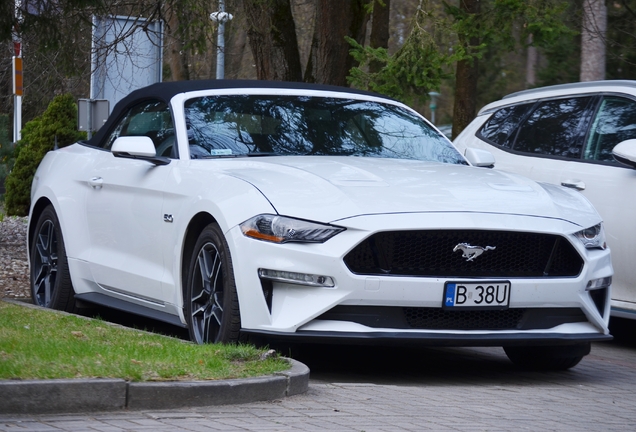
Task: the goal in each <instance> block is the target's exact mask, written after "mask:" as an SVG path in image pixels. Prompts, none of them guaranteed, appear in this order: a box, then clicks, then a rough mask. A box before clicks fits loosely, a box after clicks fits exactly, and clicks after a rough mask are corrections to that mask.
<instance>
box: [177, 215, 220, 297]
mask: <svg viewBox="0 0 636 432" xmlns="http://www.w3.org/2000/svg"><path fill="white" fill-rule="evenodd" d="M216 222H217V221H216V219H215V218H214V216H212V215H211V214H210V213H207V212H199V213H197V214H196V215H194V216H193V217H192V219H190V222H189V223H188V226H187V228H186V234H185V236H184V238H183V248H182V254H181V300H182V302H183V303H182V304H183V305H184V307H185V304H186V298H185V297H186V286H187V283H188V266H189V265H190V261H191V260H192V255H193V253H194V244H195V243H196V241H197V239H198V238H199V235H200V234H201V232H202V231H203V229H204V228H205V227H206V226H208V225H210V224H211V223H216Z"/></svg>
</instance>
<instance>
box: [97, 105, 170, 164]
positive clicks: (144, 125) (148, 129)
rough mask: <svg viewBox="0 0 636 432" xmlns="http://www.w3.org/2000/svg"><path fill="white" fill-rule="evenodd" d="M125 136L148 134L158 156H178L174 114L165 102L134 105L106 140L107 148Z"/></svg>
mask: <svg viewBox="0 0 636 432" xmlns="http://www.w3.org/2000/svg"><path fill="white" fill-rule="evenodd" d="M124 136H147V137H149V138H150V139H152V142H153V143H154V144H155V149H156V150H157V155H158V156H168V157H172V158H176V157H177V147H176V145H175V144H176V143H175V136H174V126H173V124H172V116H171V115H170V108H169V107H168V105H167V104H166V103H165V102H159V101H148V102H143V103H141V104H139V105H135V106H134V107H132V108H131V109H130V110H129V111H128V112H127V113H126V115H125V116H124V118H123V119H122V120H121V121H120V122H119V124H117V126H116V127H115V129H114V130H113V132H112V133H111V134H110V136H109V137H108V139H107V140H106V145H105V148H106V149H110V148H111V147H112V145H113V143H114V142H115V140H116V139H117V138H119V137H124Z"/></svg>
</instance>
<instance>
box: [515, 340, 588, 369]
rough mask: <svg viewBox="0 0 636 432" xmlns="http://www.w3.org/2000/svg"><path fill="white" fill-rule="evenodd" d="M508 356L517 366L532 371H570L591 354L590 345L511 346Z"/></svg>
mask: <svg viewBox="0 0 636 432" xmlns="http://www.w3.org/2000/svg"><path fill="white" fill-rule="evenodd" d="M504 351H505V352H506V355H507V356H508V358H509V359H510V361H512V362H513V363H514V364H515V365H517V366H520V367H522V368H525V369H532V370H551V371H562V370H566V369H570V368H572V367H574V366H576V365H577V364H579V362H580V361H581V360H582V359H583V357H585V356H586V355H588V354H589V353H590V343H589V342H588V343H583V344H577V345H564V346H521V347H518V346H510V347H504Z"/></svg>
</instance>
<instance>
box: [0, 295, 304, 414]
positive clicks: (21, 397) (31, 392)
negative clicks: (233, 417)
mask: <svg viewBox="0 0 636 432" xmlns="http://www.w3.org/2000/svg"><path fill="white" fill-rule="evenodd" d="M0 301H6V302H8V303H13V304H17V305H20V306H25V307H32V308H37V309H42V308H40V307H38V306H35V305H33V304H30V303H25V302H21V301H16V300H10V299H4V298H2V299H0ZM46 310H48V311H51V312H53V313H60V314H64V315H67V314H66V313H65V312H60V311H54V310H51V309H46ZM86 319H90V318H86ZM111 325H113V326H116V327H121V326H119V325H118V324H111ZM135 331H138V332H139V331H141V330H135ZM287 361H289V362H290V364H291V368H290V369H289V370H286V371H283V372H278V373H276V374H273V375H267V376H263V377H254V378H241V379H230V380H218V381H162V382H129V381H125V380H123V379H57V380H0V414H51V413H82V412H94V411H116V410H123V409H131V410H144V409H171V408H183V407H193V406H210V405H226V404H240V403H248V402H256V401H265V400H274V399H280V398H284V397H286V396H293V395H296V394H300V393H304V392H306V391H307V389H308V388H309V368H308V367H307V366H305V365H304V364H303V363H300V362H298V361H296V360H293V359H289V358H288V359H287Z"/></svg>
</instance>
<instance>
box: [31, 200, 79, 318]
mask: <svg viewBox="0 0 636 432" xmlns="http://www.w3.org/2000/svg"><path fill="white" fill-rule="evenodd" d="M30 252H31V257H30V259H31V298H32V300H33V303H35V304H36V305H38V306H42V307H46V308H51V309H57V310H62V311H66V312H77V307H76V304H75V291H74V290H73V284H72V283H71V274H70V271H69V269H68V259H67V256H66V248H65V247H64V237H63V236H62V229H61V227H60V221H59V219H58V218H57V214H56V213H55V210H54V209H53V206H50V205H49V206H48V207H46V208H45V209H44V211H43V212H42V213H41V214H40V217H39V219H38V222H37V225H36V226H35V231H34V235H33V240H32V243H31V251H30Z"/></svg>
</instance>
